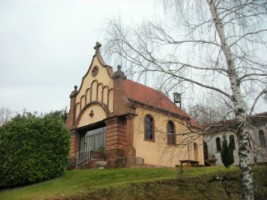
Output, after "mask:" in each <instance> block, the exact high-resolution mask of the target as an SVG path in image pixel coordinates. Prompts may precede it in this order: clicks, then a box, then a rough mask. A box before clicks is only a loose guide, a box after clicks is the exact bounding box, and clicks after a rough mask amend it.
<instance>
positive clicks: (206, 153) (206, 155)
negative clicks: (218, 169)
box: [203, 142, 209, 160]
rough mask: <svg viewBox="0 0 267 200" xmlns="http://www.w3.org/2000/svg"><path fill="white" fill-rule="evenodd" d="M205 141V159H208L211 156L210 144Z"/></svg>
mask: <svg viewBox="0 0 267 200" xmlns="http://www.w3.org/2000/svg"><path fill="white" fill-rule="evenodd" d="M203 143H204V160H207V159H208V158H209V150H208V145H207V143H206V142H203Z"/></svg>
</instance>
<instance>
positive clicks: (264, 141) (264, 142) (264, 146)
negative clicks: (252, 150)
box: [259, 130, 266, 148]
mask: <svg viewBox="0 0 267 200" xmlns="http://www.w3.org/2000/svg"><path fill="white" fill-rule="evenodd" d="M259 139H260V145H261V147H263V148H266V139H265V135H264V132H263V130H259Z"/></svg>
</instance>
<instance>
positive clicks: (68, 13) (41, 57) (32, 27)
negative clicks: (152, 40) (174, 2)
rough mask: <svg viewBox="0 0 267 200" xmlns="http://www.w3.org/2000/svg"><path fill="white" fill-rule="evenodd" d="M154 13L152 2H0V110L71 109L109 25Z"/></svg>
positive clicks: (58, 0) (47, 110)
mask: <svg viewBox="0 0 267 200" xmlns="http://www.w3.org/2000/svg"><path fill="white" fill-rule="evenodd" d="M153 11H154V1H153V0H134V1H132V0H0V92H1V93H0V107H4V108H9V109H11V110H12V111H14V112H16V111H22V110H23V109H26V110H27V111H30V112H34V111H37V112H39V113H41V112H49V111H51V110H60V109H63V108H65V107H66V106H67V107H69V94H70V93H71V91H72V90H73V86H74V85H78V86H79V85H80V83H81V79H82V76H83V75H84V74H85V73H86V71H87V69H88V67H89V64H90V62H91V59H92V56H93V54H94V49H93V47H94V45H95V42H96V41H99V42H101V41H102V40H103V38H104V37H105V35H104V29H105V27H106V25H107V21H108V20H109V19H115V18H116V19H117V18H120V19H121V20H122V21H124V22H126V23H135V22H138V21H141V20H142V19H144V18H150V19H151V18H153V17H154V16H155V15H154V13H153ZM103 45H104V44H103Z"/></svg>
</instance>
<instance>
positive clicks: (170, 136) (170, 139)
mask: <svg viewBox="0 0 267 200" xmlns="http://www.w3.org/2000/svg"><path fill="white" fill-rule="evenodd" d="M167 143H168V144H175V143H176V138H175V125H174V123H173V122H172V121H168V123H167Z"/></svg>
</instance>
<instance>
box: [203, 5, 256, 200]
mask: <svg viewBox="0 0 267 200" xmlns="http://www.w3.org/2000/svg"><path fill="white" fill-rule="evenodd" d="M207 2H208V5H209V9H210V12H211V15H212V17H213V20H214V24H215V28H216V31H217V32H218V35H219V38H220V43H221V49H222V51H223V53H224V56H225V59H226V64H227V72H228V77H229V81H230V84H231V90H232V102H233V104H234V109H235V117H236V119H237V124H236V134H237V137H238V142H239V152H238V153H239V159H240V160H239V167H240V175H241V194H242V199H243V200H253V199H254V189H253V175H252V170H251V166H250V164H249V163H250V162H249V155H248V153H249V151H250V150H249V149H250V147H249V136H248V134H247V133H246V132H245V124H246V123H245V122H246V115H245V103H244V100H243V97H242V95H241V91H240V80H239V77H238V75H237V73H236V67H235V64H234V61H233V57H232V55H231V51H230V47H229V45H228V43H227V39H226V36H225V31H224V27H223V23H222V20H221V18H220V17H219V14H218V11H217V8H216V6H215V2H214V1H213V0H207Z"/></svg>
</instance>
